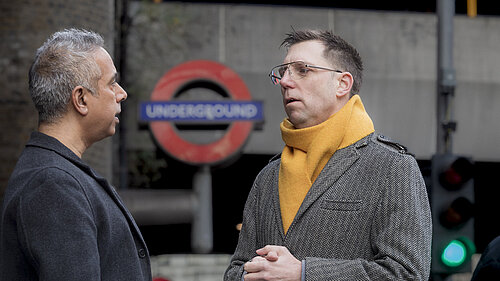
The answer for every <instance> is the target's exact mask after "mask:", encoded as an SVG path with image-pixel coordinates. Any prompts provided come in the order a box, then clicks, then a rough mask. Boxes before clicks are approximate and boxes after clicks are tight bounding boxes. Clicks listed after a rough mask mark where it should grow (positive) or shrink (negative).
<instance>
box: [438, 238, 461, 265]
mask: <svg viewBox="0 0 500 281" xmlns="http://www.w3.org/2000/svg"><path fill="white" fill-rule="evenodd" d="M466 258H467V247H466V246H465V244H464V243H462V242H461V241H459V240H453V241H451V242H450V243H449V244H448V245H447V246H446V248H444V251H443V253H442V255H441V261H442V262H443V263H444V264H445V265H447V266H449V267H457V266H460V265H462V264H463V263H464V262H465V259H466Z"/></svg>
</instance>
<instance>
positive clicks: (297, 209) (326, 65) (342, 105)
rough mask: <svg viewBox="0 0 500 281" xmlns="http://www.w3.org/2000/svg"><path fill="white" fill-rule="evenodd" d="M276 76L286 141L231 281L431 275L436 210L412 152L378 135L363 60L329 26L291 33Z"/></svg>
mask: <svg viewBox="0 0 500 281" xmlns="http://www.w3.org/2000/svg"><path fill="white" fill-rule="evenodd" d="M282 46H285V47H286V48H287V54H286V57H285V60H284V63H283V64H281V65H278V66H276V67H274V68H273V69H272V71H271V73H270V74H269V76H270V77H271V80H272V82H273V83H274V84H276V85H279V86H280V88H281V94H282V98H283V105H284V107H285V112H286V114H287V116H288V118H286V119H285V120H283V122H282V123H281V124H280V129H281V134H282V138H283V141H284V142H285V147H284V149H283V151H282V153H281V155H280V156H279V157H276V159H273V160H272V161H271V162H270V163H269V164H268V165H267V166H266V167H265V168H264V169H263V170H262V171H261V172H260V173H259V175H258V176H257V178H256V180H255V182H254V185H253V187H252V190H251V191H250V194H249V196H248V199H247V203H246V204H245V209H244V213H243V225H242V229H241V232H240V236H239V241H238V246H237V248H236V251H235V253H234V255H233V257H232V259H231V264H230V266H229V267H228V269H227V271H226V273H225V276H224V280H245V281H250V280H308V281H309V280H349V281H352V280H356V281H359V280H427V279H428V277H429V270H430V255H431V232H432V225H431V215H430V208H429V202H428V198H427V192H426V188H425V184H424V181H423V178H422V175H421V173H420V170H419V167H418V166H417V163H416V161H415V159H414V158H413V156H411V155H410V154H409V153H408V152H407V150H406V148H405V147H404V146H402V145H400V144H397V143H395V142H393V141H391V140H389V139H387V138H385V137H383V136H380V135H377V134H375V130H374V126H373V123H372V121H371V119H370V117H369V116H368V114H367V113H366V111H365V109H364V106H363V103H362V102H361V98H360V97H359V95H357V94H358V92H359V89H360V86H361V77H362V69H363V66H362V61H361V57H360V55H359V54H358V52H357V51H356V49H355V48H353V47H352V46H351V45H350V44H349V43H347V42H346V41H344V40H343V39H342V38H340V37H339V36H336V35H334V34H332V33H331V32H328V31H318V30H304V31H293V32H291V33H290V34H287V36H286V38H285V40H284V41H283V43H282Z"/></svg>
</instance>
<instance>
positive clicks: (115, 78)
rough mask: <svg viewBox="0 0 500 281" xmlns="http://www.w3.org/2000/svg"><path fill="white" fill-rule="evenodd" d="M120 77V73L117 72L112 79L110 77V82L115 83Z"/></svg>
mask: <svg viewBox="0 0 500 281" xmlns="http://www.w3.org/2000/svg"><path fill="white" fill-rule="evenodd" d="M119 79H120V74H119V73H118V72H115V75H113V76H112V77H111V79H109V82H108V83H109V84H111V83H113V82H114V81H116V82H118V80H119Z"/></svg>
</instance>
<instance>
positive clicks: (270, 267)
mask: <svg viewBox="0 0 500 281" xmlns="http://www.w3.org/2000/svg"><path fill="white" fill-rule="evenodd" d="M256 253H257V255H258V256H256V257H254V258H253V259H252V260H251V261H249V262H247V263H245V265H244V269H245V271H246V272H247V274H246V275H245V276H244V277H243V279H244V280H245V281H257V280H263V281H274V280H282V281H300V278H301V270H302V262H301V261H299V260H297V259H296V258H295V257H294V256H293V255H292V254H291V253H290V251H288V249H287V248H286V247H283V246H274V245H267V246H265V247H264V248H261V249H258V250H257V251H256Z"/></svg>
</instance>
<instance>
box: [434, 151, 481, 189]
mask: <svg viewBox="0 0 500 281" xmlns="http://www.w3.org/2000/svg"><path fill="white" fill-rule="evenodd" d="M472 174H473V164H472V162H471V161H470V160H468V159H467V158H465V157H459V158H457V159H456V160H455V161H453V163H451V164H450V165H449V167H447V168H446V169H445V170H444V171H442V172H441V173H440V174H439V182H440V183H441V185H442V186H443V187H444V188H446V189H448V190H457V189H459V188H461V187H462V185H463V184H464V183H465V182H467V181H469V180H470V179H471V178H472Z"/></svg>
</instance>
